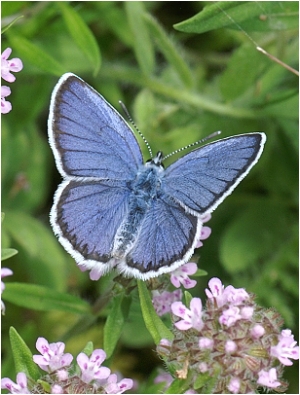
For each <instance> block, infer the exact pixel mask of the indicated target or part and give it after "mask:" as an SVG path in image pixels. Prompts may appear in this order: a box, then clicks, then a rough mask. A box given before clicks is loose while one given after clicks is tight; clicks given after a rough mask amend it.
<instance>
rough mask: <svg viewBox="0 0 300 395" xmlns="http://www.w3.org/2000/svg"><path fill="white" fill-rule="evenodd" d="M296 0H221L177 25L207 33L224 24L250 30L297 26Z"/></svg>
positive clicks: (186, 30) (195, 31)
mask: <svg viewBox="0 0 300 395" xmlns="http://www.w3.org/2000/svg"><path fill="white" fill-rule="evenodd" d="M298 7H299V6H298V2H296V1H284V2H277V1H264V2H259V1H220V2H216V3H213V4H209V5H208V6H206V7H204V9H203V10H202V11H201V12H199V13H198V14H196V15H195V16H193V17H192V18H189V19H187V20H185V21H183V22H180V23H177V24H176V25H174V28H175V29H177V30H180V31H183V32H186V33H204V32H207V31H210V30H214V29H219V28H221V27H230V28H234V29H238V30H240V29H244V30H246V31H250V30H252V31H255V30H257V31H270V30H286V29H294V28H297V26H298V23H299V22H298Z"/></svg>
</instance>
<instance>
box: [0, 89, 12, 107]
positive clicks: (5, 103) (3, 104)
mask: <svg viewBox="0 0 300 395" xmlns="http://www.w3.org/2000/svg"><path fill="white" fill-rule="evenodd" d="M10 94H11V90H10V88H9V87H8V86H1V114H7V113H9V112H10V111H11V110H12V105H11V103H10V102H9V101H6V100H5V98H6V97H7V96H9V95H10Z"/></svg>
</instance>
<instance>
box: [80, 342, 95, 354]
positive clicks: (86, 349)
mask: <svg viewBox="0 0 300 395" xmlns="http://www.w3.org/2000/svg"><path fill="white" fill-rule="evenodd" d="M93 351H94V344H93V342H91V341H89V342H87V343H86V345H85V346H84V349H83V350H82V351H81V352H83V353H84V354H86V355H87V356H90V355H91V354H92V352H93Z"/></svg>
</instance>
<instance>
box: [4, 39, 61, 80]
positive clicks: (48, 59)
mask: <svg viewBox="0 0 300 395" xmlns="http://www.w3.org/2000/svg"><path fill="white" fill-rule="evenodd" d="M7 35H8V40H9V43H10V45H11V46H12V47H13V48H14V50H16V51H17V52H18V55H19V56H20V57H21V58H22V60H23V62H24V63H26V62H30V63H31V64H32V65H34V66H36V67H37V68H38V69H40V70H41V71H43V72H46V73H49V74H52V75H56V76H61V75H62V74H64V73H65V72H66V71H67V70H66V69H65V68H64V67H63V66H61V64H60V63H59V62H57V61H56V60H55V59H54V58H53V57H52V56H51V55H49V54H48V53H47V52H45V51H44V50H42V49H41V48H39V47H38V46H37V45H35V44H34V43H32V42H30V41H29V40H27V39H26V38H24V37H21V36H17V35H15V34H14V35H12V34H10V33H9V34H7Z"/></svg>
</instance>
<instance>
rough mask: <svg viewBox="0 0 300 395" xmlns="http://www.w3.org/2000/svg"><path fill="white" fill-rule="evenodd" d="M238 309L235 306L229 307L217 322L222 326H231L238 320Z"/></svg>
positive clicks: (239, 316)
mask: <svg viewBox="0 0 300 395" xmlns="http://www.w3.org/2000/svg"><path fill="white" fill-rule="evenodd" d="M241 318H242V316H241V315H240V309H239V308H238V307H236V306H231V307H230V308H229V309H227V310H224V311H223V312H222V314H221V316H220V318H219V322H220V324H222V325H226V326H228V327H229V326H232V325H234V324H235V323H236V321H238V320H240V319H241Z"/></svg>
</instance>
